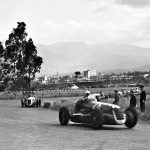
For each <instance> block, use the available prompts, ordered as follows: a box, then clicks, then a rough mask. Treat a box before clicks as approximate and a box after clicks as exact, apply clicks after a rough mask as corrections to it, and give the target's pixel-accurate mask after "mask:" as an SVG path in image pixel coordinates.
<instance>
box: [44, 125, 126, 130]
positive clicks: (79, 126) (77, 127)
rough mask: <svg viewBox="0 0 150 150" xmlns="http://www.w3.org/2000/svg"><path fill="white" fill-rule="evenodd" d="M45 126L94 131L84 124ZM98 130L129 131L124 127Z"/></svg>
mask: <svg viewBox="0 0 150 150" xmlns="http://www.w3.org/2000/svg"><path fill="white" fill-rule="evenodd" d="M45 125H46V126H49V127H55V128H56V127H57V128H67V129H77V130H78V129H82V130H95V129H93V128H92V127H90V126H88V125H84V124H69V125H67V126H62V125H60V124H59V123H58V124H56V123H47V124H45ZM99 130H106V131H107V130H111V131H119V130H129V129H128V128H126V127H125V126H103V127H102V128H101V129H99Z"/></svg>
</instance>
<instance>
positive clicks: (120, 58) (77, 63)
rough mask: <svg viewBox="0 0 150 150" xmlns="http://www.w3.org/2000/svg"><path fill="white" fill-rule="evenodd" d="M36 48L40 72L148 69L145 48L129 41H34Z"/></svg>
mask: <svg viewBox="0 0 150 150" xmlns="http://www.w3.org/2000/svg"><path fill="white" fill-rule="evenodd" d="M37 51H38V55H39V56H41V57H42V58H43V62H44V63H43V64H42V68H41V74H56V73H57V72H58V73H70V72H75V71H84V70H97V71H99V72H123V71H133V70H145V69H146V70H150V50H149V48H143V47H139V46H135V45H130V44H118V43H99V44H87V43H84V42H64V43H63V42H62V43H54V44H51V45H42V44H38V45H37Z"/></svg>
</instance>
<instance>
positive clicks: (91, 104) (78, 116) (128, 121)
mask: <svg viewBox="0 0 150 150" xmlns="http://www.w3.org/2000/svg"><path fill="white" fill-rule="evenodd" d="M94 97H96V94H95V95H94ZM88 100H89V101H88V102H87V106H86V107H84V108H82V107H81V103H82V102H83V101H84V100H83V99H80V100H78V101H76V103H75V106H74V109H73V112H71V111H70V110H69V109H68V107H66V106H62V107H61V108H60V110H59V121H60V124H61V125H67V124H68V123H69V121H72V122H75V123H81V124H85V125H89V126H91V127H93V128H94V129H100V128H101V127H102V126H103V125H123V124H124V125H125V126H126V127H128V128H133V127H134V126H135V125H136V124H137V122H138V114H137V112H136V110H135V109H134V108H132V107H128V108H127V109H126V110H125V111H124V112H123V111H122V109H121V107H120V106H118V105H114V104H109V103H104V102H98V101H97V100H96V98H90V99H88Z"/></svg>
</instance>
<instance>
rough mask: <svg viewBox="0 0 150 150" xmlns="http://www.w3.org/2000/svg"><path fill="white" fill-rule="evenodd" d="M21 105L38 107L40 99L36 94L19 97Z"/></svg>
mask: <svg viewBox="0 0 150 150" xmlns="http://www.w3.org/2000/svg"><path fill="white" fill-rule="evenodd" d="M21 106H22V107H40V106H41V99H38V98H37V97H36V96H29V97H28V98H24V99H21Z"/></svg>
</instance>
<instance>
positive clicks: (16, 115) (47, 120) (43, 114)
mask: <svg viewBox="0 0 150 150" xmlns="http://www.w3.org/2000/svg"><path fill="white" fill-rule="evenodd" d="M149 149H150V125H149V124H148V123H143V122H139V123H138V124H137V126H136V127H135V128H133V129H127V128H126V127H125V126H105V127H104V128H103V129H101V130H93V129H91V128H89V127H85V126H83V125H79V124H78V125H77V124H73V123H71V124H69V125H68V126H61V125H60V124H59V121H58V112H57V111H53V110H50V109H45V108H42V107H41V108H21V106H20V101H18V100H5V101H2V100H1V101H0V150H149Z"/></svg>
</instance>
